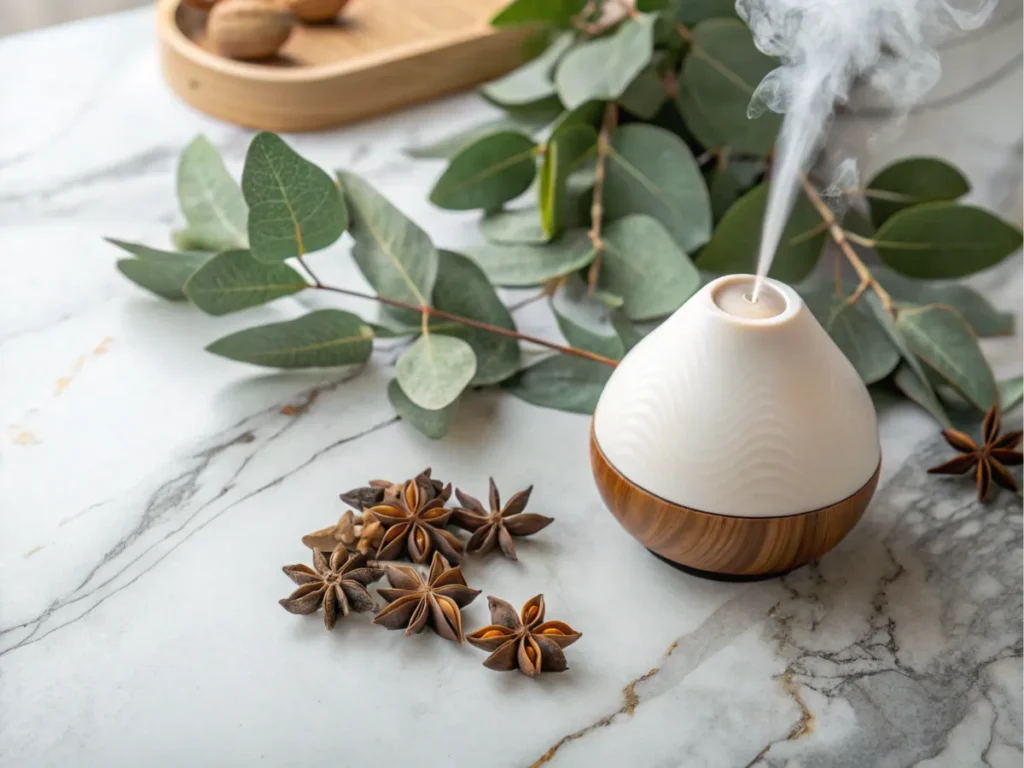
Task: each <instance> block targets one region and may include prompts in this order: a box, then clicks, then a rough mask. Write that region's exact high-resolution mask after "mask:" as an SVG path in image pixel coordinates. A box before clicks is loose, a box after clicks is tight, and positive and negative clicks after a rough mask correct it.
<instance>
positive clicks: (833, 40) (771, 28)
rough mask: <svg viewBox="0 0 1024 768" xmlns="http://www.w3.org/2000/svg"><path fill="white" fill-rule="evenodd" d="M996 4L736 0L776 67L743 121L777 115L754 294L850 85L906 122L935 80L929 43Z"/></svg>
mask: <svg viewBox="0 0 1024 768" xmlns="http://www.w3.org/2000/svg"><path fill="white" fill-rule="evenodd" d="M996 2H997V0H959V2H958V0H736V11H737V13H739V15H740V16H741V17H742V18H743V20H744V21H746V23H747V25H748V26H749V27H750V29H751V31H752V32H753V35H754V42H755V43H756V45H757V47H758V48H759V49H760V50H761V51H763V52H764V53H766V54H768V55H769V56H774V57H776V58H778V59H780V60H781V61H782V66H780V67H779V68H778V69H776V70H774V71H772V72H769V73H768V75H767V76H766V77H765V78H764V80H763V81H761V84H760V85H759V86H758V88H757V90H756V91H755V93H754V96H753V98H752V99H751V105H750V110H749V111H750V116H751V117H754V116H756V115H758V114H760V113H761V112H762V111H763V110H764V108H765V107H767V108H768V109H771V110H773V111H775V112H784V113H785V115H786V117H785V119H784V121H783V124H782V131H781V133H780V135H779V140H778V141H777V142H776V145H775V153H776V154H775V165H774V172H773V174H772V184H771V190H770V191H769V194H768V207H767V208H766V210H765V219H764V230H763V232H762V236H761V250H760V253H759V255H758V264H757V274H758V278H759V279H758V281H757V286H756V287H755V289H754V298H756V297H757V292H758V290H759V289H760V284H761V280H760V278H761V277H763V276H764V275H765V274H766V273H767V272H768V267H769V266H770V265H771V260H772V257H773V256H774V254H775V250H776V248H777V247H778V244H779V239H780V237H781V236H782V230H783V229H784V227H785V224H786V221H787V220H788V218H789V212H790V209H791V208H792V206H793V199H794V196H795V194H796V190H797V182H798V180H799V175H800V173H801V172H802V171H803V170H805V168H806V165H807V163H808V162H809V160H810V159H811V158H812V157H813V156H814V154H815V152H816V151H817V149H818V148H819V147H820V144H821V142H822V139H823V136H824V133H825V130H826V128H827V127H828V123H829V120H830V118H831V115H832V111H833V109H834V108H835V105H836V103H841V102H845V101H846V100H847V98H848V97H849V94H850V89H851V87H852V86H853V84H854V83H855V82H857V83H865V84H866V85H867V86H868V87H870V88H871V89H872V90H874V91H877V92H878V93H879V94H880V95H881V96H882V98H883V99H884V101H886V102H887V103H888V104H889V106H891V107H893V108H894V110H895V111H896V113H897V115H899V114H900V113H901V112H902V113H903V114H905V113H906V112H907V111H908V110H909V109H910V108H911V107H912V106H913V105H914V104H916V103H917V102H918V101H919V100H920V99H921V97H922V96H924V94H925V93H926V92H927V91H928V90H929V89H930V88H931V87H932V86H933V85H935V83H936V82H937V81H938V79H939V74H940V71H939V57H938V54H937V53H936V51H935V49H934V47H933V46H934V44H935V42H936V41H937V40H938V39H941V37H943V36H944V34H945V33H947V32H949V31H952V30H954V29H957V28H959V29H973V28H975V27H978V26H980V25H981V24H983V23H984V22H985V20H986V19H987V18H988V16H989V14H990V13H991V12H992V9H993V8H995V6H996Z"/></svg>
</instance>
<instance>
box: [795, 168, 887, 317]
mask: <svg viewBox="0 0 1024 768" xmlns="http://www.w3.org/2000/svg"><path fill="white" fill-rule="evenodd" d="M800 184H801V185H802V186H803V190H804V194H805V195H807V199H808V200H809V201H810V202H811V205H813V206H814V208H815V210H817V211H818V215H819V216H821V218H822V221H824V222H825V225H826V226H827V227H828V233H829V234H830V235H831V236H832V239H833V240H835V243H836V245H837V246H839V250H840V251H842V253H843V255H844V256H845V257H846V260H847V261H849V262H850V265H851V266H852V267H853V269H854V271H855V272H856V273H857V277H859V278H860V285H859V286H858V291H857V294H856V295H858V296H859V295H860V293H862V292H863V291H864V288H871V290H873V291H874V292H875V294H876V295H877V296H878V300H879V301H881V302H882V307H883V308H884V309H885V311H886V312H888V313H889V314H890V315H891V314H892V313H893V306H892V297H891V296H890V295H889V292H888V291H886V290H885V288H883V287H882V286H881V285H880V284H879V282H878V281H877V280H875V276H874V275H872V274H871V270H869V269H868V268H867V266H865V264H864V262H863V261H861V259H860V256H858V255H857V253H856V251H854V250H853V246H852V245H850V241H849V240H848V239H847V237H846V233H845V232H844V231H843V228H842V227H841V226H839V222H837V221H836V217H835V214H834V213H832V209H831V208H829V207H828V205H827V204H826V203H825V201H824V200H822V199H821V195H819V194H818V191H817V190H816V189H815V188H814V185H813V184H811V182H810V181H808V180H807V177H806V176H804V175H803V174H801V176H800Z"/></svg>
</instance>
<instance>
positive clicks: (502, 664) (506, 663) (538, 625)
mask: <svg viewBox="0 0 1024 768" xmlns="http://www.w3.org/2000/svg"><path fill="white" fill-rule="evenodd" d="M487 605H488V607H489V608H490V609H491V623H490V624H489V625H487V626H486V627H481V628H480V629H478V630H477V631H476V632H474V633H472V634H471V635H467V636H466V639H467V640H468V641H469V643H470V645H474V646H476V647H477V648H481V649H483V650H485V651H491V655H490V656H488V657H487V659H486V660H485V661H484V666H485V667H487V668H488V669H493V670H496V671H498V672H508V671H509V670H512V669H518V670H519V671H520V672H522V673H523V674H524V675H528V676H529V677H537V675H539V674H540V673H541V672H562V671H563V670H565V669H566V668H567V665H566V663H565V654H564V653H562V649H563V648H566V647H567V646H570V645H572V644H573V643H575V642H576V641H577V640H579V639H580V637H582V635H581V634H580V633H579V632H577V631H576V630H574V629H573V628H572V627H570V626H569V625H568V624H566V623H565V622H562V621H544V595H537V596H536V597H534V598H531V599H530V600H529V601H527V603H526V604H525V605H524V606H523V610H522V614H521V615H516V609H515V608H513V607H512V606H511V605H509V604H508V603H506V602H505V601H504V600H499V599H498V598H496V597H488V598H487Z"/></svg>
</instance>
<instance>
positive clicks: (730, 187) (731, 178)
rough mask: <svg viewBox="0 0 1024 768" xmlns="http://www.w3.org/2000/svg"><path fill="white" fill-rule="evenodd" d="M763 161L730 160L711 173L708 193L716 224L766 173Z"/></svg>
mask: <svg viewBox="0 0 1024 768" xmlns="http://www.w3.org/2000/svg"><path fill="white" fill-rule="evenodd" d="M764 170H765V164H764V162H763V161H761V160H730V161H729V162H728V163H727V164H726V166H725V167H724V168H715V169H714V170H713V171H712V172H711V177H710V182H709V183H708V192H709V193H710V195H711V213H712V216H713V218H714V220H715V221H716V222H718V221H721V220H722V217H723V216H725V214H726V212H727V211H728V210H729V209H730V208H731V207H732V206H733V203H735V202H736V201H737V200H739V199H740V198H741V197H743V195H745V194H746V193H747V192H748V191H749V190H750V188H751V187H753V186H754V182H756V181H757V179H758V177H759V176H761V174H763V173H764Z"/></svg>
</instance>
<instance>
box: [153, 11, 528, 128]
mask: <svg viewBox="0 0 1024 768" xmlns="http://www.w3.org/2000/svg"><path fill="white" fill-rule="evenodd" d="M507 2H508V0H351V2H350V3H349V4H348V6H347V7H346V8H345V10H344V11H343V13H342V15H341V20H340V21H339V22H337V23H332V24H326V25H316V26H308V25H299V26H297V27H296V29H295V31H294V32H292V36H291V37H290V38H289V39H288V42H287V43H286V44H285V46H284V48H283V49H282V50H281V53H280V54H279V55H278V56H277V57H275V58H274V59H271V60H268V61H267V62H265V63H259V64H256V63H248V62H240V61H233V60H231V59H227V58H224V57H222V56H220V55H218V54H216V53H214V52H213V50H214V49H213V47H212V46H211V45H210V43H209V41H208V40H206V38H205V30H204V24H205V14H203V13H201V12H199V11H195V10H193V9H192V8H189V7H187V6H183V5H180V0H160V1H159V4H158V7H157V27H158V33H159V36H160V58H161V64H162V68H163V72H164V77H165V78H166V79H167V82H168V83H169V84H170V86H171V88H173V89H174V91H175V92H176V93H177V94H178V95H179V96H180V97H181V98H183V99H184V100H185V101H187V102H188V103H189V104H191V105H192V106H193V107H196V108H197V109H199V110H202V111H203V112H206V113H208V114H211V115H214V116H215V117H219V118H222V119H224V120H227V121H229V122H232V123H238V124H240V125H244V126H247V127H250V128H262V129H266V130H274V131H307V130H315V129H318V128H327V127H330V126H333V125H340V124H342V123H347V122H351V121H353V120H360V119H363V118H366V117H370V116H372V115H379V114H382V113H385V112H390V111H393V110H396V109H399V108H401V107H405V106H408V105H410V104H416V103H419V102H423V101H428V100H430V99H434V98H437V97H438V96H443V95H445V94H449V93H453V92H455V91H460V90H463V89H465V88H469V87H471V86H474V85H477V84H479V83H482V82H485V81H487V80H490V79H492V78H494V77H497V76H498V75H501V74H503V73H505V72H507V71H508V70H510V69H512V68H513V67H514V66H516V65H517V64H518V63H519V62H520V61H521V53H520V46H521V43H522V41H523V39H524V33H523V32H522V31H521V30H505V31H497V30H494V29H492V28H490V27H489V26H488V23H487V20H488V19H489V18H491V16H493V15H494V13H495V11H497V10H498V9H499V8H501V7H502V6H503V5H505V4H506V3H507Z"/></svg>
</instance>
